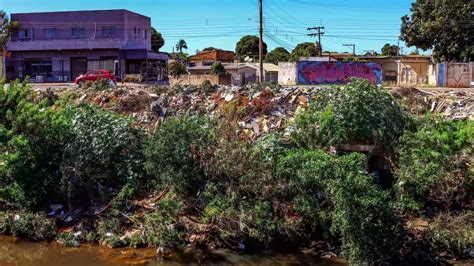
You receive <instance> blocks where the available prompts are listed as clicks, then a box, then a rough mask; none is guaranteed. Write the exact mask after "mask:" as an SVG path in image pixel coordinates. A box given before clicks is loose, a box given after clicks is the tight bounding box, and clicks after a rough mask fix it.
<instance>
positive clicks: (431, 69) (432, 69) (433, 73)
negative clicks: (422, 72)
mask: <svg viewBox="0 0 474 266" xmlns="http://www.w3.org/2000/svg"><path fill="white" fill-rule="evenodd" d="M437 72H438V69H437V67H436V64H429V65H428V85H431V86H436V83H437V80H436V78H437V76H438V74H437Z"/></svg>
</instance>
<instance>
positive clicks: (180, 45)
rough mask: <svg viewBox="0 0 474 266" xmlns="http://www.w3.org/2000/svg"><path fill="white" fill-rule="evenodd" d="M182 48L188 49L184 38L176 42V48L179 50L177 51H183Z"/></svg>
mask: <svg viewBox="0 0 474 266" xmlns="http://www.w3.org/2000/svg"><path fill="white" fill-rule="evenodd" d="M183 49H188V44H187V43H186V41H185V40H183V39H181V40H179V41H178V43H176V50H177V51H179V53H181V54H182V53H183Z"/></svg>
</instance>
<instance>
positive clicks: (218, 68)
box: [211, 61, 227, 75]
mask: <svg viewBox="0 0 474 266" xmlns="http://www.w3.org/2000/svg"><path fill="white" fill-rule="evenodd" d="M226 73H227V71H226V70H225V68H224V65H223V64H222V63H221V61H216V62H215V63H214V64H213V65H212V68H211V74H214V75H224V74H226Z"/></svg>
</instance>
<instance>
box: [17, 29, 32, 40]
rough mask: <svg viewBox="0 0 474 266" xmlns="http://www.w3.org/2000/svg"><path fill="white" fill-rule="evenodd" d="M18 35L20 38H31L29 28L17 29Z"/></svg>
mask: <svg viewBox="0 0 474 266" xmlns="http://www.w3.org/2000/svg"><path fill="white" fill-rule="evenodd" d="M18 37H20V38H21V39H29V38H31V30H30V29H19V30H18Z"/></svg>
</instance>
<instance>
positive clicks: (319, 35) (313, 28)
mask: <svg viewBox="0 0 474 266" xmlns="http://www.w3.org/2000/svg"><path fill="white" fill-rule="evenodd" d="M311 30H317V31H318V32H317V33H309V34H308V36H309V37H316V36H318V44H319V49H318V50H319V51H318V52H319V56H321V55H322V53H323V46H322V45H321V36H322V35H324V32H321V30H324V26H318V27H312V28H308V31H311Z"/></svg>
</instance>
